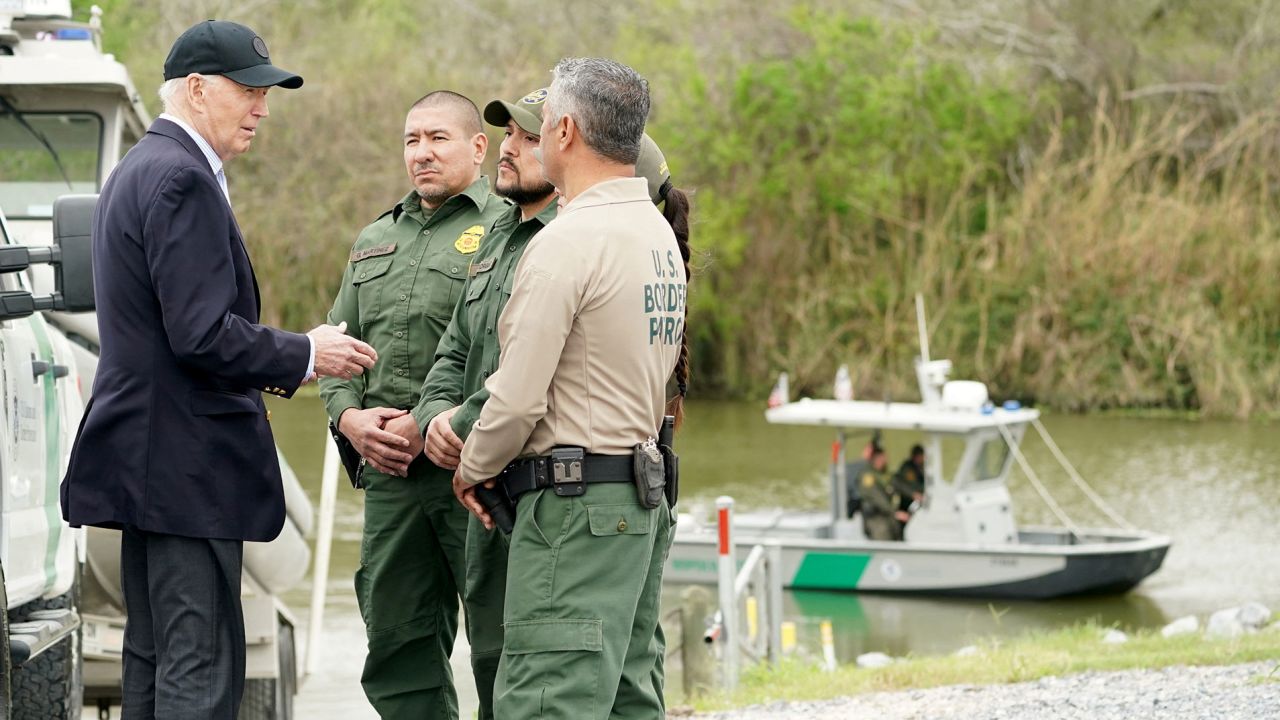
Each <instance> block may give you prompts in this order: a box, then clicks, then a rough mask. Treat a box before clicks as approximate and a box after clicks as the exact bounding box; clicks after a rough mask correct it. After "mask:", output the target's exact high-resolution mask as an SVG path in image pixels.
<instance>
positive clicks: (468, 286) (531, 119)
mask: <svg viewBox="0 0 1280 720" xmlns="http://www.w3.org/2000/svg"><path fill="white" fill-rule="evenodd" d="M546 96H547V91H546V90H545V89H543V90H537V91H534V92H532V93H529V94H528V95H526V96H524V97H523V98H521V99H520V100H518V101H516V102H514V103H507V102H503V101H500V100H495V101H493V102H491V103H489V104H488V105H487V106H486V107H485V109H484V119H485V121H486V122H488V123H489V124H490V125H494V126H496V127H500V128H505V130H506V137H505V139H504V140H503V141H502V145H501V148H500V157H499V161H498V175H497V179H496V182H495V190H496V191H497V193H498V194H499V195H502V196H504V197H508V198H510V199H512V200H513V201H515V202H516V203H517V204H516V205H513V206H512V207H510V208H508V209H507V211H506V212H505V214H504V215H502V217H500V218H498V220H497V221H496V222H495V223H494V224H493V227H491V228H490V229H489V231H488V233H487V234H486V235H485V239H484V243H483V244H482V245H481V248H480V251H479V252H477V253H476V255H475V257H474V258H473V259H472V260H471V263H470V265H469V269H468V271H467V275H468V277H467V281H466V283H465V284H464V285H463V288H462V298H463V300H462V302H460V303H458V305H457V307H456V308H454V313H453V320H452V321H450V323H449V327H448V328H447V329H446V330H445V333H444V336H443V337H442V338H441V340H440V346H439V348H437V350H436V362H435V365H434V366H432V368H431V372H430V373H429V374H428V375H427V379H426V382H425V383H424V384H423V386H422V397H421V399H420V400H419V401H418V405H417V407H416V408H414V410H413V416H414V418H415V419H416V420H417V430H418V434H419V435H420V436H424V437H425V439H426V454H427V458H428V459H430V460H431V461H432V462H433V463H435V464H436V465H438V466H439V468H448V469H447V470H444V469H439V468H436V469H435V470H434V471H433V472H432V478H431V481H430V482H431V483H432V484H433V485H450V484H451V483H452V480H453V470H454V469H455V468H457V466H458V454H459V452H460V451H461V449H462V443H463V442H464V441H465V440H466V438H467V436H468V435H470V434H471V426H472V425H473V424H474V423H475V421H476V418H477V417H479V415H480V408H482V407H483V406H484V402H485V400H486V399H488V397H489V394H488V392H486V391H485V390H484V381H485V380H487V379H488V377H489V375H491V374H492V373H493V372H494V371H495V370H497V369H498V333H497V329H498V317H499V316H500V315H501V314H502V309H503V308H504V307H506V304H507V298H509V297H510V296H511V284H512V282H513V281H514V278H515V268H516V263H517V262H518V261H519V260H520V257H521V256H522V255H523V254H524V249H525V246H526V245H527V244H528V242H529V239H530V238H532V237H533V236H534V235H535V234H536V233H537V232H538V231H539V230H541V229H542V228H543V227H544V226H545V225H546V224H547V223H549V222H551V220H552V218H554V217H555V216H556V203H555V198H556V192H555V187H554V186H552V185H551V183H549V182H547V181H546V179H545V178H544V177H543V176H542V164H541V163H540V162H538V160H537V157H536V155H535V152H534V151H535V150H536V149H537V147H538V129H539V126H540V125H541V124H542V103H543V100H545V99H546ZM433 421H434V426H435V428H434V432H428V428H429V426H430V425H432V424H433ZM466 548H467V550H466V558H467V571H466V581H465V583H464V587H463V591H462V601H463V605H464V606H465V607H466V611H467V612H466V618H467V637H468V639H469V640H470V642H471V668H472V672H473V673H474V674H475V680H476V692H477V694H478V696H479V699H480V719H481V720H492V718H493V682H494V678H495V677H496V676H497V673H498V661H499V659H500V658H501V656H502V599H503V597H504V595H505V594H506V582H507V547H506V538H505V536H503V535H502V533H501V532H499V531H497V530H491V531H486V530H485V529H484V526H483V525H481V524H480V522H479V521H478V520H477V519H476V518H474V517H472V518H471V519H470V523H469V525H468V527H467V542H466Z"/></svg>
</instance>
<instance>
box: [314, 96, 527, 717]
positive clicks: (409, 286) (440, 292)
mask: <svg viewBox="0 0 1280 720" xmlns="http://www.w3.org/2000/svg"><path fill="white" fill-rule="evenodd" d="M487 147H488V140H487V138H486V137H485V135H484V133H483V131H482V129H481V127H480V119H479V112H478V111H477V110H476V107H475V105H474V104H472V103H471V101H470V100H467V99H466V98H464V97H462V96H460V95H457V94H455V93H450V92H447V91H441V92H436V93H432V94H430V95H427V96H426V97H424V98H423V99H421V100H419V101H418V102H417V103H415V104H414V106H413V107H412V108H411V109H410V111H409V114H408V117H407V119H406V121H405V145H404V155H405V165H406V168H407V170H408V172H409V175H410V177H411V178H412V180H413V183H414V187H415V189H414V190H413V191H412V192H410V193H409V194H408V195H406V196H405V198H404V199H403V200H401V201H400V202H399V203H397V204H396V206H395V207H394V208H392V209H391V210H389V211H388V212H386V213H384V214H383V215H382V216H380V217H379V218H378V219H377V220H375V221H374V222H373V223H372V224H370V225H369V226H368V227H366V228H365V229H364V230H363V231H361V233H360V236H359V237H358V238H357V240H356V242H355V246H354V247H353V248H352V251H351V258H350V262H349V263H348V264H347V268H346V271H345V273H344V274H343V278H342V285H341V287H340V288H339V290H338V296H337V298H336V299H335V301H334V305H333V309H332V310H331V311H330V313H329V319H330V321H331V322H333V323H338V322H343V321H345V322H346V323H347V328H348V331H349V332H350V333H351V334H352V335H353V336H355V337H357V338H360V339H362V340H364V341H366V342H368V343H369V344H371V345H373V346H374V348H375V349H377V350H378V353H379V355H380V357H381V358H382V362H380V363H378V365H377V366H375V368H374V369H373V370H372V371H370V372H367V373H365V374H364V375H363V376H361V377H356V378H352V379H349V380H341V379H330V380H322V381H321V384H320V389H321V397H322V398H323V400H324V403H325V408H326V410H327V411H328V413H329V417H330V418H332V419H333V420H334V421H335V422H336V423H337V424H338V428H339V430H340V431H341V432H342V433H343V434H344V435H345V436H346V437H347V438H348V439H349V440H351V442H352V444H353V445H354V446H355V447H356V449H357V450H358V451H359V452H360V454H361V455H362V456H364V458H365V459H366V461H367V463H368V464H367V465H366V469H365V472H364V478H365V485H366V488H365V489H366V492H365V505H364V535H363V537H362V539H361V543H360V567H359V569H358V570H357V571H356V578H355V585H356V599H357V601H358V602H359V605H360V613H361V616H362V617H363V619H364V622H365V627H366V630H367V632H368V639H369V654H368V657H367V658H366V660H365V666H364V672H363V674H362V676H361V684H362V685H363V686H364V690H365V694H366V695H367V696H368V698H369V701H370V702H371V703H372V704H373V706H374V708H375V709H376V710H377V711H378V713H379V715H381V716H382V717H383V718H413V719H414V720H417V719H419V718H450V719H453V718H457V717H458V710H457V697H456V694H455V692H454V688H453V678H452V673H451V670H450V667H449V655H450V653H451V652H452V650H453V641H454V637H455V636H456V633H457V616H458V589H459V587H460V586H461V581H462V578H463V577H464V542H465V536H466V525H467V515H466V512H465V511H463V510H462V509H461V508H459V507H458V504H457V502H456V501H455V500H454V498H453V496H452V492H451V484H450V483H449V482H447V480H446V479H444V478H442V476H441V475H440V474H439V473H438V472H437V473H432V472H431V465H430V463H429V461H427V460H426V458H422V457H418V455H419V454H420V452H421V443H420V442H419V443H418V444H416V445H414V444H413V443H411V442H406V441H405V440H403V439H402V438H400V437H398V436H397V435H395V434H394V428H393V424H394V423H395V421H396V420H398V419H399V420H401V421H407V422H408V423H409V424H410V425H412V424H413V423H414V421H413V418H412V416H410V415H409V414H408V412H407V411H408V410H409V409H410V408H413V407H414V406H415V405H416V404H417V402H418V395H419V392H420V391H421V388H422V382H423V379H424V378H425V377H426V375H427V371H428V370H429V369H430V363H431V360H432V358H433V356H434V351H435V348H436V345H437V344H438V343H439V340H440V336H441V334H442V333H443V332H444V329H445V326H446V325H447V324H448V322H449V318H450V317H451V316H452V314H453V309H454V306H455V305H456V304H457V301H458V299H459V298H460V297H461V295H462V285H463V282H464V281H465V279H466V276H467V267H468V266H469V265H470V263H471V259H472V258H473V257H474V256H475V254H476V252H477V251H478V250H479V248H480V245H481V243H482V240H483V237H484V235H485V232H486V229H487V228H488V227H489V226H490V225H491V224H492V223H493V221H494V220H495V219H497V218H498V217H499V216H501V215H502V214H503V213H504V212H505V210H506V208H507V204H506V203H505V202H504V201H503V200H501V199H499V198H497V197H494V196H493V195H491V194H490V193H489V183H488V180H487V179H486V178H484V177H482V176H480V163H481V162H482V161H483V160H484V155H485V151H486V149H487ZM384 426H385V427H384Z"/></svg>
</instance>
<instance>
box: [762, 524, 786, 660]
mask: <svg viewBox="0 0 1280 720" xmlns="http://www.w3.org/2000/svg"><path fill="white" fill-rule="evenodd" d="M764 551H765V556H764V557H765V567H766V568H767V574H766V576H765V577H766V580H765V584H766V585H767V588H766V590H765V592H766V593H768V595H767V597H768V598H769V599H768V601H767V602H765V610H766V615H765V616H766V618H767V619H768V621H769V664H770V665H774V666H777V664H778V660H780V659H782V546H781V545H779V544H778V541H777V540H770V541H769V542H767V543H765V545H764Z"/></svg>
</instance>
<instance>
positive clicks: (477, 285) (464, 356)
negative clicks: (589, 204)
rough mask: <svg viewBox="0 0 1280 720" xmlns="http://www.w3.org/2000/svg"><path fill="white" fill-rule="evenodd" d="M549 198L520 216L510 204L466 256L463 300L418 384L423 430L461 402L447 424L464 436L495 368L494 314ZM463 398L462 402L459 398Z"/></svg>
mask: <svg viewBox="0 0 1280 720" xmlns="http://www.w3.org/2000/svg"><path fill="white" fill-rule="evenodd" d="M556 211H557V207H556V203H555V202H554V201H552V202H551V203H549V204H548V205H547V207H546V208H545V209H543V211H542V212H540V213H538V214H537V215H535V216H533V217H531V218H529V219H528V220H525V221H521V220H520V217H521V216H520V208H519V207H511V208H509V209H508V210H507V211H506V212H505V213H504V214H503V215H502V217H500V218H499V219H498V220H497V222H495V223H494V224H493V227H492V228H490V230H489V233H488V234H487V235H486V236H485V240H484V244H483V245H482V246H481V248H480V251H479V252H478V253H476V257H475V259H473V260H472V261H471V268H470V270H469V272H468V277H467V280H466V283H465V284H464V285H463V288H462V297H463V301H462V302H460V303H458V305H457V307H455V308H454V311H453V319H452V321H450V323H449V327H448V328H447V329H446V330H445V332H444V336H443V337H442V338H441V339H440V345H439V347H438V348H437V350H436V356H435V357H436V362H435V365H433V366H432V367H431V372H429V373H428V374H427V379H426V382H424V383H423V385H422V397H421V399H420V400H419V401H418V405H417V407H415V408H414V409H413V416H414V418H415V419H416V420H417V421H418V428H419V429H420V430H421V431H422V432H423V434H425V433H426V428H427V424H428V423H430V422H431V419H432V418H434V417H435V416H436V415H439V414H440V413H442V412H444V411H445V410H448V409H450V408H452V407H454V406H457V405H461V406H462V407H461V408H460V409H459V410H458V412H457V413H456V414H455V415H454V416H453V419H452V420H451V422H450V424H451V425H452V426H453V431H454V432H455V433H456V434H457V435H458V437H459V438H462V439H463V440H466V439H467V435H469V434H470V433H471V426H472V425H474V424H475V421H476V418H478V417H480V410H481V409H482V408H483V407H484V403H485V400H487V399H488V398H489V393H488V391H487V390H485V389H484V382H485V380H487V379H489V375H491V374H493V371H494V370H497V369H498V356H499V354H500V348H499V346H498V317H499V316H500V315H502V309H503V308H504V307H506V306H507V300H508V299H510V298H511V284H512V282H513V281H514V280H515V274H516V264H517V263H519V262H520V258H521V256H523V255H524V249H525V247H526V246H528V244H529V240H530V239H531V238H532V237H533V236H534V235H536V234H538V231H540V230H542V228H543V227H545V226H546V224H547V223H549V222H551V221H552V220H553V219H554V218H555V216H556ZM464 399H465V402H464Z"/></svg>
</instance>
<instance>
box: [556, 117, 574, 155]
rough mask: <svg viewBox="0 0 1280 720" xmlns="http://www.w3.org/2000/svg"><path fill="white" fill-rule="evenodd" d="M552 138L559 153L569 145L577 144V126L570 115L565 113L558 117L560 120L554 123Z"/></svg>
mask: <svg viewBox="0 0 1280 720" xmlns="http://www.w3.org/2000/svg"><path fill="white" fill-rule="evenodd" d="M553 137H554V138H555V139H556V143H557V147H559V148H560V152H564V151H565V150H567V149H568V148H569V146H570V145H572V144H573V143H575V142H577V140H578V124H577V123H575V122H574V121H573V116H572V115H570V114H568V113H565V114H564V115H561V116H560V120H559V121H558V122H556V127H555V132H554V134H553Z"/></svg>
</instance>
